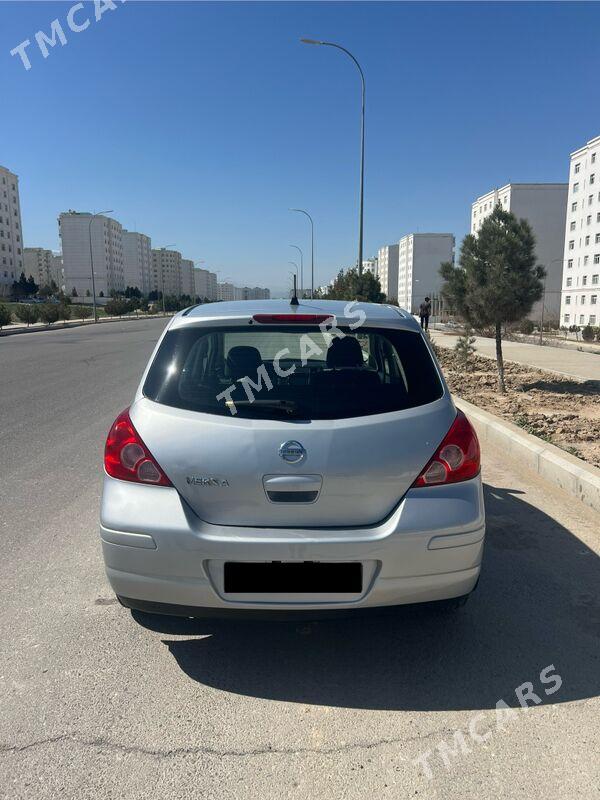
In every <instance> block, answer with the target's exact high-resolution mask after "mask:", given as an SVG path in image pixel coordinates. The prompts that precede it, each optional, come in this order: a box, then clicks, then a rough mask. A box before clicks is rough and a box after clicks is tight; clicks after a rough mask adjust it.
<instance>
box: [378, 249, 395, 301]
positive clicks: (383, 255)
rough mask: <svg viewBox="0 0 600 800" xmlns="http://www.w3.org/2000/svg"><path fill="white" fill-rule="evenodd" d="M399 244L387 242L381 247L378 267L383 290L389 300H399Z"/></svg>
mask: <svg viewBox="0 0 600 800" xmlns="http://www.w3.org/2000/svg"><path fill="white" fill-rule="evenodd" d="M399 248H400V246H399V245H397V244H386V245H384V246H383V247H380V248H379V253H378V255H377V265H378V266H377V269H378V277H379V283H380V284H381V291H382V292H383V293H384V294H385V296H386V297H387V299H388V300H398V252H399Z"/></svg>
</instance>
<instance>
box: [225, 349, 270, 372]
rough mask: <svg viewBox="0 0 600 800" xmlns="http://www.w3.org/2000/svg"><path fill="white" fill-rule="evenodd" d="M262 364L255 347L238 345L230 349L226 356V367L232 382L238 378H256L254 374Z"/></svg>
mask: <svg viewBox="0 0 600 800" xmlns="http://www.w3.org/2000/svg"><path fill="white" fill-rule="evenodd" d="M262 363H263V361H262V358H261V357H260V353H259V352H258V350H257V349H256V347H249V346H247V345H238V346H237V347H232V348H231V350H230V351H229V353H228V354H227V367H228V369H229V373H230V375H231V377H232V378H233V379H234V380H236V381H237V380H239V379H240V378H245V377H246V376H248V377H256V372H257V370H258V368H259V367H260V365H261V364H262Z"/></svg>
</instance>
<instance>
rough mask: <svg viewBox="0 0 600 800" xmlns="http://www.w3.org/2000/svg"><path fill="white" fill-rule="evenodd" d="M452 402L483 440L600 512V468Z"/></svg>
mask: <svg viewBox="0 0 600 800" xmlns="http://www.w3.org/2000/svg"><path fill="white" fill-rule="evenodd" d="M454 401H455V403H456V406H457V407H458V408H460V409H461V410H462V411H464V413H465V414H466V415H467V416H468V417H469V419H470V421H471V422H472V423H473V426H474V427H475V430H476V431H477V435H478V436H479V438H480V439H481V440H482V441H484V442H488V443H489V444H491V445H493V446H496V447H498V448H502V449H503V450H505V451H506V452H508V453H509V454H510V455H511V456H513V457H514V458H516V459H517V460H518V461H520V462H521V463H522V464H524V466H526V467H527V468H528V469H530V470H532V471H533V472H536V473H537V474H538V475H539V476H540V477H542V478H544V479H545V480H547V481H548V482H550V483H553V484H554V485H555V486H560V488H561V489H564V490H565V491H566V492H569V494H572V495H573V496H574V497H576V498H577V499H578V500H580V501H581V502H582V503H585V505H586V506H589V507H590V508H593V509H594V511H599V512H600V469H596V467H593V466H591V465H590V464H586V463H585V461H582V460H581V459H580V458H576V457H575V456H572V455H571V454H570V453H566V452H565V451H564V450H561V449H560V447H556V446H555V445H553V444H549V443H548V442H545V441H544V440H543V439H539V438H538V437H537V436H532V435H531V434H529V433H526V432H525V431H524V430H523V429H522V428H519V427H518V425H514V424H513V423H512V422H508V421H506V420H504V419H501V418H500V417H497V416H496V415H495V414H490V412H489V411H484V410H483V409H481V408H479V407H478V406H475V405H473V403H469V402H467V401H466V400H463V399H462V398H460V397H455V398H454Z"/></svg>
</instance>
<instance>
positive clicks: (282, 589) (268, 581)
mask: <svg viewBox="0 0 600 800" xmlns="http://www.w3.org/2000/svg"><path fill="white" fill-rule="evenodd" d="M224 579H225V581H224V590H225V593H227V594H333V593H340V594H360V593H361V592H362V564H360V563H358V562H349V563H348V562H346V563H335V564H332V563H323V562H320V561H304V562H290V561H283V562H282V561H270V562H267V563H248V562H236V561H228V562H226V563H225V565H224Z"/></svg>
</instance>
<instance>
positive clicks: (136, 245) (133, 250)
mask: <svg viewBox="0 0 600 800" xmlns="http://www.w3.org/2000/svg"><path fill="white" fill-rule="evenodd" d="M123 264H124V280H125V288H127V286H132V287H136V288H137V289H139V290H140V291H141V293H142V294H144V295H147V294H148V292H149V291H150V273H151V272H152V242H151V240H150V237H149V236H146V234H145V233H138V232H137V231H128V230H125V229H123Z"/></svg>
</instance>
